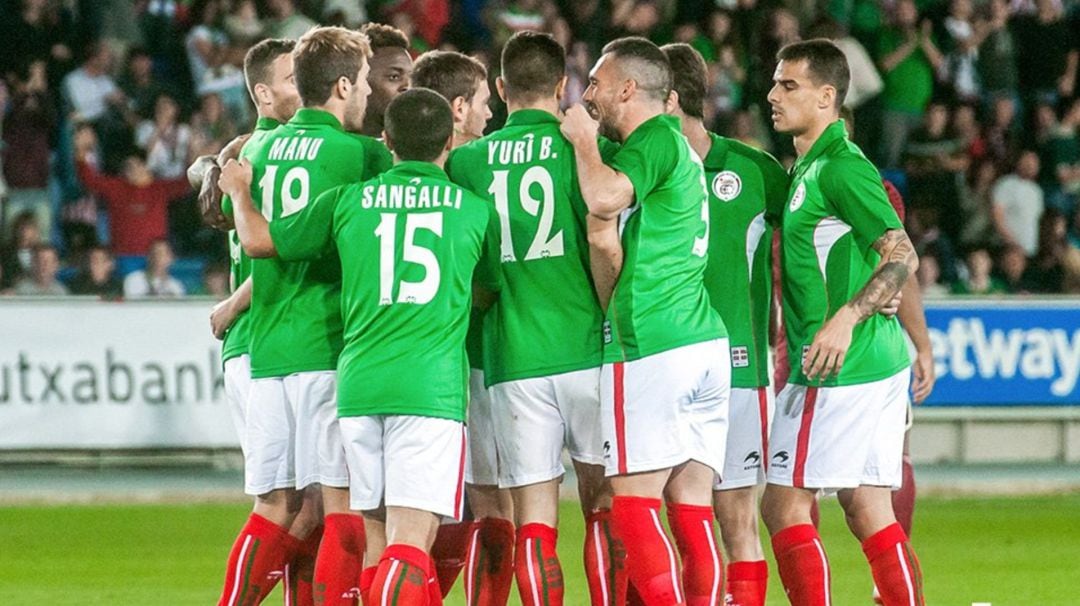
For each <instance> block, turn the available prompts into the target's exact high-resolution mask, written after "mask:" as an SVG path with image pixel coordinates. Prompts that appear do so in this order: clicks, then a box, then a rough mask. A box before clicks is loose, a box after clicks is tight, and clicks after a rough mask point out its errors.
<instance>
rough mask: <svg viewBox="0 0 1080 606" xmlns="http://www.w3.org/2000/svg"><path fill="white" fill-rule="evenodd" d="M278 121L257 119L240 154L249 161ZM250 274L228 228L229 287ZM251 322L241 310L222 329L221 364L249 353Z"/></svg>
mask: <svg viewBox="0 0 1080 606" xmlns="http://www.w3.org/2000/svg"><path fill="white" fill-rule="evenodd" d="M280 124H281V123H280V122H278V121H277V120H274V119H273V118H259V119H258V120H257V121H256V122H255V130H254V131H252V133H251V137H249V138H248V140H247V141H245V142H244V146H243V147H242V148H241V149H240V157H241V158H244V159H246V160H247V161H249V162H250V161H251V150H254V149H256V148H258V147H259V146H260V145H262V140H263V139H265V138H266V137H267V136H268V135H269V134H270V132H271V131H273V130H274V129H275V128H277V127H278V126H279V125H280ZM221 205H222V210H223V211H224V212H226V213H227V214H229V215H232V204H231V203H230V202H229V201H228V197H225V198H223V199H222V201H221ZM250 275H251V257H249V256H247V254H245V253H244V249H243V247H241V246H240V238H238V237H237V236H236V230H235V229H234V230H229V281H230V285H231V287H232V290H236V289H237V288H239V286H240V285H241V284H243V283H244V280H247V279H248V276H250ZM250 324H251V316H250V315H249V314H248V312H247V310H245V311H242V312H240V314H239V315H237V316H236V319H235V320H234V321H233V323H232V326H230V327H229V330H227V331H226V332H225V340H224V341H222V343H221V363H222V364H224V363H225V362H227V361H229V360H231V359H233V358H235V357H237V356H241V355H244V354H246V353H247V352H248V348H249V346H250V345H251V326H250Z"/></svg>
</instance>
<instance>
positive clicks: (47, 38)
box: [0, 0, 72, 76]
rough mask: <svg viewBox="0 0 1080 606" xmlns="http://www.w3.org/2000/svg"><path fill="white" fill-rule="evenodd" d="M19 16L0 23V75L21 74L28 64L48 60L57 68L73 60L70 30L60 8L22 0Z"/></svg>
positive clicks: (43, 2)
mask: <svg viewBox="0 0 1080 606" xmlns="http://www.w3.org/2000/svg"><path fill="white" fill-rule="evenodd" d="M9 4H16V5H18V8H17V9H16V11H15V12H17V13H18V14H17V15H16V16H14V17H13V18H11V19H10V21H8V22H6V23H2V24H0V28H2V30H0V31H2V35H3V40H4V43H3V44H2V45H0V75H3V76H7V75H8V74H11V73H13V72H16V71H19V70H20V69H22V67H23V66H25V65H26V64H28V63H32V62H34V61H45V62H46V63H51V64H53V65H56V66H57V67H63V66H66V64H67V63H68V62H70V61H71V59H72V54H71V47H70V46H69V42H70V41H69V37H70V33H71V32H70V28H69V27H67V23H65V22H64V21H63V20H62V19H60V15H59V11H60V9H59V7H56V6H52V7H50V6H49V3H48V2H46V1H45V0H21V2H10V3H9Z"/></svg>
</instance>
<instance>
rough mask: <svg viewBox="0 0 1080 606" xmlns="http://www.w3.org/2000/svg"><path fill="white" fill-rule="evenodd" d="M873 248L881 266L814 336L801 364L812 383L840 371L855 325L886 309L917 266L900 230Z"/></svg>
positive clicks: (882, 239)
mask: <svg viewBox="0 0 1080 606" xmlns="http://www.w3.org/2000/svg"><path fill="white" fill-rule="evenodd" d="M873 247H874V250H876V251H877V252H878V253H879V254H880V255H881V263H879V264H878V267H877V269H876V270H875V271H874V273H873V275H872V276H870V280H869V281H868V282H867V283H866V286H864V287H863V288H862V289H861V290H860V291H859V292H858V293H857V294H856V295H855V296H854V297H853V298H852V299H851V300H850V301H848V302H847V303H846V304H844V306H843V307H841V308H840V309H838V310H837V311H836V313H835V314H834V315H833V317H831V318H829V319H828V320H827V321H826V322H825V324H824V325H822V327H821V330H819V331H818V332H817V334H816V335H814V341H813V343H811V345H810V350H809V351H808V352H807V354H806V360H805V361H804V362H803V372H804V373H805V374H806V376H807V377H808V378H809V379H811V380H815V379H825V378H827V377H829V376H831V375H833V374H837V373H839V372H840V368H841V367H843V365H844V356H846V355H847V350H848V348H849V347H851V333H852V331H853V330H854V329H855V325H856V324H858V323H859V322H862V321H863V320H865V319H867V318H869V317H871V316H873V315H874V314H876V313H878V312H879V311H881V309H882V308H884V307H886V306H887V305H888V304H889V302H890V301H892V300H893V298H894V297H895V296H896V294H897V293H898V292H900V289H901V288H903V287H904V284H905V283H906V282H907V279H908V276H910V275H913V274H914V273H915V270H916V269H918V267H919V258H918V256H917V255H916V254H915V247H914V246H913V245H912V243H911V239H909V238H908V236H907V234H906V233H904V230H902V229H890V230H887V231H886V232H885V233H884V234H882V235H881V237H880V238H878V239H877V241H876V242H874V244H873Z"/></svg>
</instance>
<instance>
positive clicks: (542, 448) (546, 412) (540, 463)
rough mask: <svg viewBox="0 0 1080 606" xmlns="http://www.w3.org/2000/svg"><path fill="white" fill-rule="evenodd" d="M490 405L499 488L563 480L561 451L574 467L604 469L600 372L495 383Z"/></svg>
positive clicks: (566, 373)
mask: <svg viewBox="0 0 1080 606" xmlns="http://www.w3.org/2000/svg"><path fill="white" fill-rule="evenodd" d="M491 401H492V408H493V410H494V413H495V441H496V444H497V445H498V448H499V486H500V487H502V488H516V487H518V486H527V485H529V484H536V483H537V482H547V481H548V480H554V479H556V478H559V477H562V475H563V474H564V473H566V470H565V469H563V463H562V451H563V445H565V446H566V448H567V450H569V451H570V458H572V459H574V460H575V461H578V462H580V463H589V464H592V465H603V464H604V451H603V444H602V442H603V440H602V439H601V434H600V369H599V368H590V369H587V370H578V371H574V372H565V373H562V374H558V375H553V376H550V377H535V378H532V379H521V380H518V381H507V382H505V383H498V384H496V385H492V386H491Z"/></svg>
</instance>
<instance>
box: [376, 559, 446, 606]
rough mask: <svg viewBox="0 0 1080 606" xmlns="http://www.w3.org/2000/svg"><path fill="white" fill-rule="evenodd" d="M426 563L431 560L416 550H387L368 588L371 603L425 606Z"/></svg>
mask: <svg viewBox="0 0 1080 606" xmlns="http://www.w3.org/2000/svg"><path fill="white" fill-rule="evenodd" d="M429 562H431V558H429V557H428V554H427V553H425V552H424V551H423V550H422V549H420V548H418V547H413V546H412V545H402V544H394V545H389V546H387V547H386V551H384V552H383V556H382V558H381V559H380V560H379V570H378V571H377V572H376V573H375V579H374V581H373V582H372V585H371V591H372V595H371V597H372V598H374V602H375V603H376V604H378V605H379V606H429V601H428V586H427V585H428V583H427V580H428V576H430V574H431V573H430V571H429V570H428V564H429Z"/></svg>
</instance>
